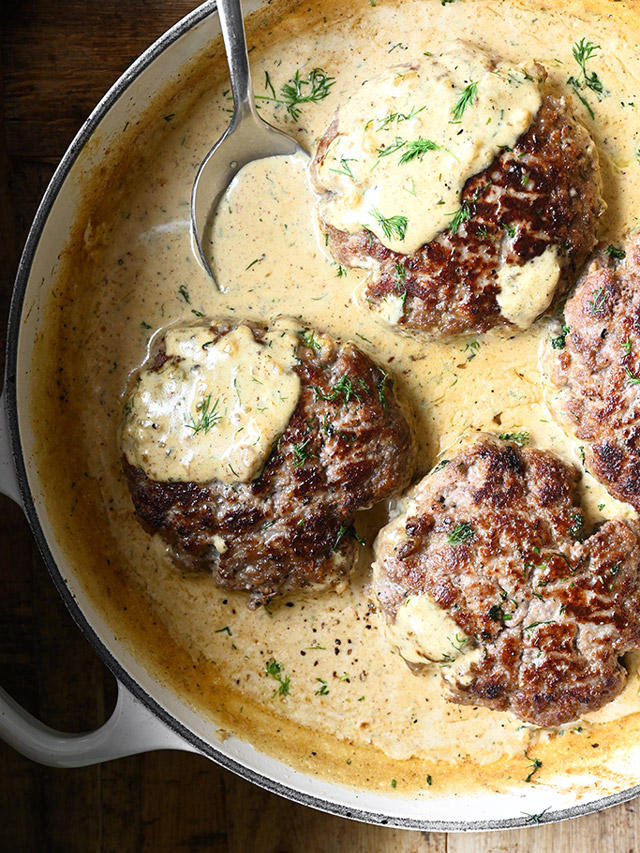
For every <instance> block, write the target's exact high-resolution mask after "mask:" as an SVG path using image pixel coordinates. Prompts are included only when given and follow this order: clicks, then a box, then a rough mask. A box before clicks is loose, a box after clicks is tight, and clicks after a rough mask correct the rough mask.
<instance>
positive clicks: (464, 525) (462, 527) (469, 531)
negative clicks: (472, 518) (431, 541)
mask: <svg viewBox="0 0 640 853" xmlns="http://www.w3.org/2000/svg"><path fill="white" fill-rule="evenodd" d="M475 535H476V532H475V530H474V529H473V527H472V526H471V525H470V524H469V522H468V521H461V522H460V523H459V524H456V525H455V526H454V527H453V529H452V530H451V532H450V533H448V534H447V542H448V543H449V545H454V546H455V545H461V544H462V543H463V542H470V541H471V540H472V539H473V538H474V536H475Z"/></svg>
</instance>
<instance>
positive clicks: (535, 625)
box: [523, 619, 556, 631]
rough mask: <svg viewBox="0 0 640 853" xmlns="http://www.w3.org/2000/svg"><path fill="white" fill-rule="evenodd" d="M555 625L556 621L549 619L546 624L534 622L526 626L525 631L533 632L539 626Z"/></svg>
mask: <svg viewBox="0 0 640 853" xmlns="http://www.w3.org/2000/svg"><path fill="white" fill-rule="evenodd" d="M555 624H556V620H555V619H547V620H546V621H545V622H542V621H541V622H532V623H531V624H530V625H525V626H524V629H523V630H525V631H533V629H534V628H537V627H538V626H539V625H555Z"/></svg>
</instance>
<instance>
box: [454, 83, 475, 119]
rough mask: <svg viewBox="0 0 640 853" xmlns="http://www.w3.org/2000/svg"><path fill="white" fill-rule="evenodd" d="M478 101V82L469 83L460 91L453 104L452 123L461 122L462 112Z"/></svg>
mask: <svg viewBox="0 0 640 853" xmlns="http://www.w3.org/2000/svg"><path fill="white" fill-rule="evenodd" d="M477 100H478V81H477V80H474V81H473V82H472V83H469V85H468V86H465V88H464V89H463V90H462V94H461V95H460V97H459V98H458V100H457V101H456V103H455V104H454V107H453V109H452V110H451V115H452V117H453V122H454V123H458V122H461V121H462V116H463V114H464V111H465V110H466V108H467V107H468V106H470V105H471V104H474V103H475V102H476V101H477Z"/></svg>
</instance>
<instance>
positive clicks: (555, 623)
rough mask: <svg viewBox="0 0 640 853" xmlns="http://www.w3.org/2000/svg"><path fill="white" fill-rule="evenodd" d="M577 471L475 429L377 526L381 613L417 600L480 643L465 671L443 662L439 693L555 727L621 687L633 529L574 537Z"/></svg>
mask: <svg viewBox="0 0 640 853" xmlns="http://www.w3.org/2000/svg"><path fill="white" fill-rule="evenodd" d="M577 480H578V473H577V472H576V470H575V469H574V468H573V467H572V466H569V465H566V464H565V463H564V462H562V461H561V460H560V459H558V458H557V457H556V456H555V455H553V454H552V453H549V452H547V451H541V450H533V449H531V450H528V449H521V448H519V447H518V446H517V445H516V444H514V443H512V442H505V441H501V440H499V439H497V438H496V437H494V436H489V435H484V436H482V437H481V438H480V439H479V440H478V441H477V442H476V443H474V444H473V445H472V446H470V447H469V448H467V449H466V450H463V451H462V452H461V453H460V454H459V455H457V456H456V457H455V458H452V459H451V461H449V462H448V463H447V464H446V465H445V466H444V467H443V468H442V469H441V470H436V471H435V472H433V473H432V474H430V475H427V477H426V478H425V479H423V480H422V481H421V482H420V483H419V484H418V485H417V486H416V487H415V488H414V489H413V490H412V491H411V492H410V493H409V495H408V496H407V498H405V503H406V504H407V505H408V507H409V508H408V510H407V512H406V513H405V514H404V515H402V516H400V517H399V518H398V519H396V520H395V521H394V522H392V523H391V525H389V527H388V528H387V529H386V530H383V531H382V532H381V533H380V535H379V538H378V540H377V542H376V546H375V547H376V561H377V562H376V564H375V575H376V591H377V595H378V599H379V601H380V604H381V607H382V610H383V612H384V613H385V616H386V618H387V620H388V621H389V622H390V623H391V624H393V623H394V621H395V618H396V614H397V611H398V608H399V607H400V606H401V605H402V604H403V603H404V602H405V601H406V600H407V598H409V597H410V596H420V595H426V596H429V597H430V598H431V599H432V600H433V601H435V603H436V604H437V605H438V606H439V607H441V608H442V609H443V610H444V611H446V612H447V614H448V615H449V616H450V617H451V618H452V619H453V620H454V621H455V623H456V624H457V625H458V626H459V627H460V629H461V630H462V631H463V632H464V633H465V634H466V635H467V637H468V638H469V643H470V645H472V646H476V647H477V648H478V649H479V653H476V655H473V654H469V658H468V661H469V663H467V665H466V668H465V670H464V671H461V670H459V669H457V668H456V667H443V668H442V675H443V678H444V680H445V682H446V684H447V686H448V690H449V694H448V696H447V698H448V699H449V700H450V701H453V702H457V703H461V704H467V705H469V704H472V705H473V704H479V705H486V706H488V707H490V708H493V709H497V710H510V711H512V712H513V713H514V714H515V715H516V716H517V717H519V718H520V719H522V720H525V721H527V722H530V723H534V724H537V725H541V726H553V725H559V724H562V723H565V722H568V721H570V720H575V719H577V718H579V717H580V716H581V715H582V714H584V713H586V712H589V711H594V710H596V709H598V708H600V707H602V706H603V705H604V704H606V703H607V702H609V701H611V700H612V699H614V698H615V697H616V696H617V695H618V693H619V692H620V691H621V690H622V688H623V686H624V684H625V681H626V670H625V669H624V667H623V666H622V665H621V663H620V661H619V656H620V655H621V654H623V653H624V652H626V651H629V650H630V649H633V648H636V647H638V646H639V645H640V528H639V527H638V525H636V524H635V523H633V524H632V523H628V522H622V521H608V522H606V523H605V524H603V525H602V527H600V529H599V530H598V531H597V532H596V533H594V534H593V535H592V536H590V537H589V538H587V539H584V540H583V541H580V540H581V538H582V535H583V533H584V529H583V521H582V516H581V514H580V507H579V505H578V503H577V501H576V484H577ZM460 525H463V527H460ZM462 531H464V535H462ZM459 660H460V661H461V662H462V663H463V665H464V662H465V657H464V656H463V657H462V658H460V659H459Z"/></svg>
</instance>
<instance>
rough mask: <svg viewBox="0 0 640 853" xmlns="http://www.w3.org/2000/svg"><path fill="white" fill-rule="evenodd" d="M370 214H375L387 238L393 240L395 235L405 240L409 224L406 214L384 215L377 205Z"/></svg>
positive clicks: (374, 216)
mask: <svg viewBox="0 0 640 853" xmlns="http://www.w3.org/2000/svg"><path fill="white" fill-rule="evenodd" d="M369 214H370V215H371V216H373V218H374V219H375V220H376V222H377V223H378V225H379V226H380V228H382V233H383V234H384V236H385V237H386V238H387V240H392V239H393V238H394V237H397V239H398V240H404V238H405V237H406V234H407V225H408V224H409V221H408V219H407V217H406V216H401V215H400V214H398V215H396V216H388V217H387V216H383V215H382V213H380V211H379V210H378V208H377V207H372V208H371V210H370V211H369Z"/></svg>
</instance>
